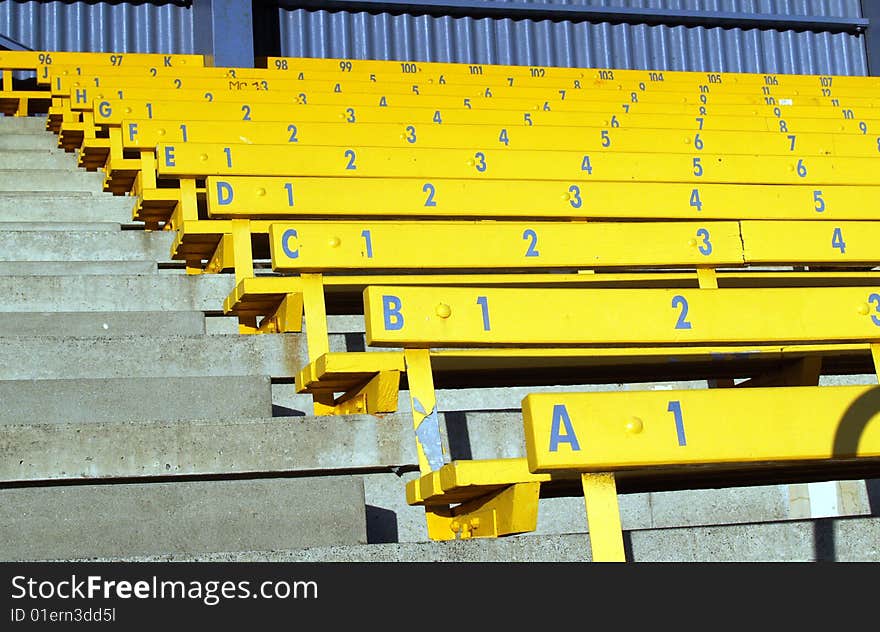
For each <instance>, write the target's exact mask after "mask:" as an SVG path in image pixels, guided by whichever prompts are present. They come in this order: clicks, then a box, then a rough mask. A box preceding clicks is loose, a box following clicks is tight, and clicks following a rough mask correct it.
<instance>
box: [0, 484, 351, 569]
mask: <svg viewBox="0 0 880 632" xmlns="http://www.w3.org/2000/svg"><path fill="white" fill-rule="evenodd" d="M366 541H367V539H366V512H365V507H364V489H363V483H362V481H361V480H360V479H359V478H357V477H321V478H308V479H303V478H273V479H258V480H233V481H228V480H227V481H187V482H183V481H179V482H173V483H143V484H122V485H74V486H69V485H68V486H62V487H30V488H20V489H4V490H0V559H2V560H4V561H22V560H66V559H74V558H88V557H110V558H113V557H121V556H131V555H155V554H159V553H175V554H189V555H199V554H206V553H211V552H218V551H229V550H232V551H236V550H237V551H247V550H255V549H256V550H276V549H290V548H302V547H315V546H335V545H337V546H338V545H357V544H364V543H366Z"/></svg>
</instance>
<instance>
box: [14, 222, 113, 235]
mask: <svg viewBox="0 0 880 632" xmlns="http://www.w3.org/2000/svg"><path fill="white" fill-rule="evenodd" d="M121 231H122V222H51V221H49V222H0V233H4V232H10V233H13V232H14V233H45V232H56V233H78V232H79V233H97V232H100V233H105V234H106V233H118V232H121ZM109 238H110V237H109V235H108V239H109Z"/></svg>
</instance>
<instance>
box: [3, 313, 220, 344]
mask: <svg viewBox="0 0 880 632" xmlns="http://www.w3.org/2000/svg"><path fill="white" fill-rule="evenodd" d="M203 333H205V315H204V314H203V313H202V312H195V311H191V312H26V313H16V312H0V337H8V336H19V337H20V336H24V337H31V336H42V337H47V338H59V337H78V338H94V337H102V338H104V337H119V336H167V335H168V334H176V335H180V336H196V335H199V334H203Z"/></svg>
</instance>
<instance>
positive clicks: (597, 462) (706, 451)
mask: <svg viewBox="0 0 880 632" xmlns="http://www.w3.org/2000/svg"><path fill="white" fill-rule="evenodd" d="M876 389H877V387H876V386H819V387H815V386H794V387H772V388H746V389H708V390H685V391H633V392H627V393H571V394H569V393H547V394H532V395H528V396H527V397H526V398H524V399H523V419H524V425H525V435H526V453H527V458H528V462H529V469H530V470H531V471H535V472H552V471H557V470H560V471H562V470H569V471H570V470H578V471H587V472H603V471H609V470H618V469H626V468H640V467H655V466H664V465H706V466H708V465H712V464H715V465H718V464H725V463H726V464H730V463H754V464H764V465H767V464H777V463H779V464H783V465H784V464H785V463H793V462H796V461H811V460H824V459H848V458H853V457H877V456H880V423H876V417H877V415H878V414H880V410H873V409H868V410H862V408H863V406H862V407H860V402H863V401H870V399H871V397H870V395H869V394H870V393H872V392H873V391H875V390H876ZM853 414H860V415H862V416H863V417H864V419H860V421H861V422H863V424H864V425H863V430H862V433H861V436H860V437H859V440H858V442H857V448H856V449H853V450H848V451H847V452H846V453H842V452H835V445H838V446H839V445H840V442H836V441H835V438H836V435H837V432H838V428H839V427H840V424H841V422H842V421H843V420H844V419H848V418H850V417H851V416H852V415H853ZM872 419H873V420H875V421H874V423H868V422H869V421H871V420H872ZM849 443H852V445H853V447H854V448H855V446H856V442H849ZM837 449H838V450H839V449H840V448H837Z"/></svg>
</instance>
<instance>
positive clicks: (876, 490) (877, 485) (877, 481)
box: [865, 478, 880, 516]
mask: <svg viewBox="0 0 880 632" xmlns="http://www.w3.org/2000/svg"><path fill="white" fill-rule="evenodd" d="M865 487H866V488H867V490H868V507H870V508H871V515H872V516H880V478H869V479H868V480H866V481H865Z"/></svg>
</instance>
